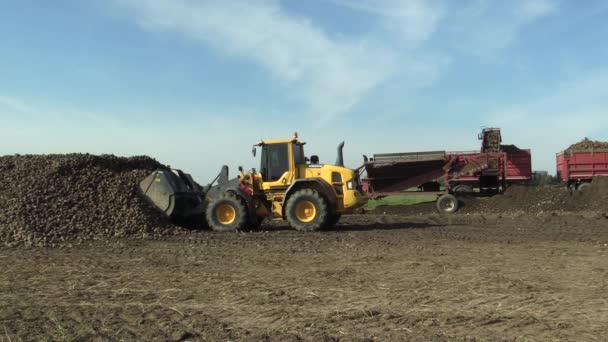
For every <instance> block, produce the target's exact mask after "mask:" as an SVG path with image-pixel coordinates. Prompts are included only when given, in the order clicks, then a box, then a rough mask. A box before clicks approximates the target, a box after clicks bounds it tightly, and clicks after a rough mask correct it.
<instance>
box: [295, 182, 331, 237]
mask: <svg viewBox="0 0 608 342" xmlns="http://www.w3.org/2000/svg"><path fill="white" fill-rule="evenodd" d="M328 211H329V210H328V207H327V202H326V201H325V199H324V198H323V197H322V196H321V195H319V193H318V192H317V191H315V190H313V189H302V190H298V191H296V192H295V193H294V194H293V195H291V197H289V200H287V205H286V206H285V216H286V217H287V221H288V222H289V225H290V226H292V227H293V228H295V229H296V230H302V231H314V230H319V229H321V228H323V227H324V226H325V225H326V224H327V223H328V220H329V217H328V215H329V213H328Z"/></svg>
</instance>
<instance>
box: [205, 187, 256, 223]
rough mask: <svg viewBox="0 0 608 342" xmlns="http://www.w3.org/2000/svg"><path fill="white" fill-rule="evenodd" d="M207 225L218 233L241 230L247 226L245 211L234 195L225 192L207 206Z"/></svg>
mask: <svg viewBox="0 0 608 342" xmlns="http://www.w3.org/2000/svg"><path fill="white" fill-rule="evenodd" d="M206 218H207V224H208V225H209V227H210V228H211V229H213V230H215V231H218V232H231V231H235V230H242V229H243V228H244V227H245V225H246V224H247V209H246V207H245V204H244V203H243V201H242V200H241V199H239V198H238V197H237V196H236V195H234V194H232V193H230V192H225V193H222V194H220V195H219V196H218V197H217V198H215V199H213V200H211V201H210V202H209V205H208V206H207V213H206Z"/></svg>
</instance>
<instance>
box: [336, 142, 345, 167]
mask: <svg viewBox="0 0 608 342" xmlns="http://www.w3.org/2000/svg"><path fill="white" fill-rule="evenodd" d="M343 149H344V141H343V142H341V143H340V144H339V145H338V158H337V159H336V166H344V154H343V153H342V150H343Z"/></svg>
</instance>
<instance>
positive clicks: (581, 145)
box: [566, 138, 608, 152]
mask: <svg viewBox="0 0 608 342" xmlns="http://www.w3.org/2000/svg"><path fill="white" fill-rule="evenodd" d="M566 151H567V152H593V151H595V152H600V151H601V152H606V151H608V142H605V141H594V140H589V139H587V138H585V139H583V140H581V141H579V142H577V143H576V144H572V145H570V147H568V148H567V149H566Z"/></svg>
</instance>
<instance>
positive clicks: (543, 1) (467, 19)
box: [445, 0, 559, 58]
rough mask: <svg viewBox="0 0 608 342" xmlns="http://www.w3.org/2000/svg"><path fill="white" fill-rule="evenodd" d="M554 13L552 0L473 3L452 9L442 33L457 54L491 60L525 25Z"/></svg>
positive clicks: (480, 1) (556, 5) (554, 8)
mask: <svg viewBox="0 0 608 342" xmlns="http://www.w3.org/2000/svg"><path fill="white" fill-rule="evenodd" d="M458 4H461V3H460V2H459V3H458ZM558 10H559V4H558V2H556V1H554V0H512V1H502V2H501V1H492V0H473V1H469V2H467V3H466V4H465V5H462V6H461V7H455V8H454V12H453V14H452V15H451V16H450V18H449V20H446V21H447V23H446V27H445V29H446V30H447V32H448V33H449V34H450V35H451V36H452V41H453V42H454V43H455V44H456V46H457V47H459V48H460V50H461V51H463V52H465V53H471V54H474V55H476V56H478V57H481V58H485V57H488V56H489V57H494V55H495V54H496V53H498V52H500V51H501V50H503V49H506V48H508V47H510V46H511V45H512V44H513V43H514V42H515V41H516V40H517V38H519V37H520V36H521V35H522V33H523V32H524V30H525V29H526V28H527V27H528V26H529V25H532V24H533V23H535V22H537V21H538V20H541V19H543V18H546V17H548V16H551V15H554V14H556V13H557V12H558Z"/></svg>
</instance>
